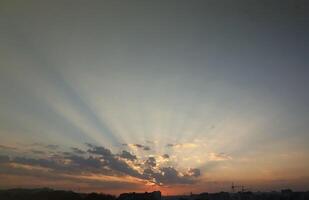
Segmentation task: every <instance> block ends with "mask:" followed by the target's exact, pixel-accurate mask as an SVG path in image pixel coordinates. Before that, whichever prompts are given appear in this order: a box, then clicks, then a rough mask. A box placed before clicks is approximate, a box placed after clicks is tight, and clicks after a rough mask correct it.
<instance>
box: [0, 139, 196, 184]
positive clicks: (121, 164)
mask: <svg viewBox="0 0 309 200" xmlns="http://www.w3.org/2000/svg"><path fill="white" fill-rule="evenodd" d="M86 146H87V147H88V148H86V149H79V148H70V150H71V151H67V152H54V153H53V154H52V155H50V154H48V153H47V152H45V151H40V152H39V151H38V152H36V150H32V153H34V154H36V155H34V154H33V155H34V157H31V156H29V154H27V155H22V153H20V154H21V155H19V156H15V157H11V158H9V156H5V155H3V156H0V163H1V164H5V163H8V164H9V165H5V167H6V169H4V168H3V166H4V165H0V170H1V168H2V170H4V171H5V172H6V173H14V174H16V173H18V169H23V171H22V172H21V171H20V170H19V171H20V172H21V174H27V173H28V172H29V174H31V173H37V172H36V171H38V170H39V171H41V172H42V173H43V171H46V170H47V171H48V172H49V173H54V175H55V177H58V175H82V174H96V175H107V176H113V177H122V176H130V177H132V178H137V179H139V180H141V181H146V182H152V183H155V184H158V185H164V184H189V183H193V182H194V180H195V178H196V177H198V176H199V175H200V172H199V170H198V169H188V170H187V171H185V172H183V173H181V172H179V171H178V170H177V169H175V168H174V167H172V166H169V167H161V166H160V165H159V164H158V163H157V160H156V158H155V157H153V156H150V157H148V158H146V159H144V158H138V157H137V156H136V155H134V154H132V153H130V152H129V151H125V150H123V151H122V152H121V153H120V154H114V153H112V151H111V150H110V149H107V148H105V147H103V146H96V145H93V144H86ZM137 146H139V145H137ZM142 146H143V145H142ZM57 148H59V147H57ZM141 148H144V146H143V147H141ZM158 157H160V158H161V157H162V158H165V159H168V158H169V155H168V154H164V155H162V156H158ZM10 167H11V169H10ZM16 167H17V168H16ZM27 170H28V172H26V171H27ZM29 170H30V171H29ZM34 170H36V171H34ZM43 174H44V173H43Z"/></svg>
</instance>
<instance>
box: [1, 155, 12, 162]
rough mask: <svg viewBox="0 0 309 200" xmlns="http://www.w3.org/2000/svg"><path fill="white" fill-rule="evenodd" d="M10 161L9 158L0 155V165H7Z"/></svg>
mask: <svg viewBox="0 0 309 200" xmlns="http://www.w3.org/2000/svg"><path fill="white" fill-rule="evenodd" d="M9 161H10V157H8V156H2V155H0V163H7V162H9Z"/></svg>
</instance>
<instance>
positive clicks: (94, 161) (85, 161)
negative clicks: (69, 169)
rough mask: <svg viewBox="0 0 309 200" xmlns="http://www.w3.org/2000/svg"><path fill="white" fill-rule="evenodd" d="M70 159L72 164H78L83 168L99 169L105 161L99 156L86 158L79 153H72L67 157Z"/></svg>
mask: <svg viewBox="0 0 309 200" xmlns="http://www.w3.org/2000/svg"><path fill="white" fill-rule="evenodd" d="M66 158H67V159H69V160H70V161H71V162H72V163H71V166H72V165H73V166H77V167H79V168H81V169H86V168H94V169H99V168H101V167H102V166H103V165H104V163H103V162H101V161H100V159H99V158H96V157H93V156H89V157H88V158H84V157H82V156H77V155H71V156H68V157H66Z"/></svg>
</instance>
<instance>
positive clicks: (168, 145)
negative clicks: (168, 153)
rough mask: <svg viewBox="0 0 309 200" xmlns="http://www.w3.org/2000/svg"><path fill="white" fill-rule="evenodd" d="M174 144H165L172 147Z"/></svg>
mask: <svg viewBox="0 0 309 200" xmlns="http://www.w3.org/2000/svg"><path fill="white" fill-rule="evenodd" d="M173 146H175V145H174V144H167V145H166V147H173Z"/></svg>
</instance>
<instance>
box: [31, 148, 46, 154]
mask: <svg viewBox="0 0 309 200" xmlns="http://www.w3.org/2000/svg"><path fill="white" fill-rule="evenodd" d="M31 152H32V153H34V154H45V151H41V150H36V149H33V150H31Z"/></svg>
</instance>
